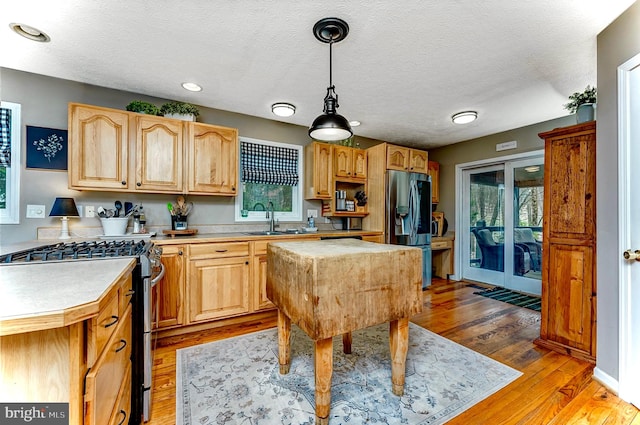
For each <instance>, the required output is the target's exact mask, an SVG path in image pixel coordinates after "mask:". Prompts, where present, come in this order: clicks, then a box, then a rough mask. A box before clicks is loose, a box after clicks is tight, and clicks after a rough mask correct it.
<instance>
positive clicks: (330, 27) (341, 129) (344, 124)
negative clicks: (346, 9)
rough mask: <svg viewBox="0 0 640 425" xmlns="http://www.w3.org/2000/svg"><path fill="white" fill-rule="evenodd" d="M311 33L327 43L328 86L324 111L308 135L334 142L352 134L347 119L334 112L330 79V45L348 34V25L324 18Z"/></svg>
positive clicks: (335, 107)
mask: <svg viewBox="0 0 640 425" xmlns="http://www.w3.org/2000/svg"><path fill="white" fill-rule="evenodd" d="M313 34H314V35H315V37H316V38H317V39H318V40H320V41H321V42H323V43H329V87H328V88H327V95H326V96H325V98H324V113H323V114H322V115H320V116H319V117H318V118H316V119H315V120H314V121H313V124H311V127H310V128H309V136H310V137H311V138H312V139H314V140H322V141H327V142H334V141H338V140H345V139H348V138H349V137H351V136H353V131H351V126H350V125H349V121H348V120H347V119H346V118H345V117H343V116H342V115H339V114H338V113H336V110H337V109H338V106H339V105H338V95H337V94H336V92H335V86H334V85H333V79H332V59H333V58H332V46H333V43H338V42H340V41H342V40H344V39H345V38H346V37H347V34H349V25H348V24H347V23H346V22H345V21H343V20H342V19H339V18H324V19H321V20H319V21H318V22H316V24H315V25H314V26H313Z"/></svg>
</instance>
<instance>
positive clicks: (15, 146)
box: [0, 101, 22, 224]
mask: <svg viewBox="0 0 640 425" xmlns="http://www.w3.org/2000/svg"><path fill="white" fill-rule="evenodd" d="M0 108H4V109H9V110H11V134H10V137H11V167H8V168H7V199H6V208H2V209H0V224H20V168H21V166H22V165H21V162H20V146H21V145H22V141H21V137H20V136H21V128H22V126H21V122H22V121H21V105H20V104H19V103H12V102H5V101H0Z"/></svg>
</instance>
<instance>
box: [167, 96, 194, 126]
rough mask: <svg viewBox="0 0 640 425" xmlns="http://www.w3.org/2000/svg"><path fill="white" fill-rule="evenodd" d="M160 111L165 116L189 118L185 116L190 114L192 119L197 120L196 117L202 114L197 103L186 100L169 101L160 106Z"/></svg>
mask: <svg viewBox="0 0 640 425" xmlns="http://www.w3.org/2000/svg"><path fill="white" fill-rule="evenodd" d="M160 113H161V114H162V115H164V116H165V117H170V118H178V119H187V118H185V117H184V116H188V115H190V116H191V117H192V118H190V120H191V121H195V117H197V116H198V115H200V111H199V110H198V108H197V107H196V106H195V105H192V104H191V103H185V102H176V101H173V102H167V103H165V104H164V105H162V106H161V107H160Z"/></svg>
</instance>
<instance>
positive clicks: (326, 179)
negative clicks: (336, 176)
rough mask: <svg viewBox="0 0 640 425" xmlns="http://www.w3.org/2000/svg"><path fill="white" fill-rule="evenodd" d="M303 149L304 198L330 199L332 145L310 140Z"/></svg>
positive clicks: (331, 193) (331, 191) (331, 192)
mask: <svg viewBox="0 0 640 425" xmlns="http://www.w3.org/2000/svg"><path fill="white" fill-rule="evenodd" d="M304 149H305V150H304V156H305V159H304V168H305V185H306V187H305V198H306V199H331V198H332V195H333V189H332V187H331V186H332V183H333V150H332V145H330V144H328V143H319V142H312V143H311V144H310V145H307V146H305V148H304Z"/></svg>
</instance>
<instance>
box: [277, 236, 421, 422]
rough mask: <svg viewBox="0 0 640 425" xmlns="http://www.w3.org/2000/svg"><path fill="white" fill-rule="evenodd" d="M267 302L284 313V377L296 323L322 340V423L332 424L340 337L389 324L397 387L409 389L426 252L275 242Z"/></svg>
mask: <svg viewBox="0 0 640 425" xmlns="http://www.w3.org/2000/svg"><path fill="white" fill-rule="evenodd" d="M267 297H268V298H269V299H270V300H271V301H272V302H273V303H274V304H275V305H276V307H277V308H278V351H279V352H278V355H279V363H280V373H283V374H286V373H288V372H289V367H290V364H291V352H290V345H289V340H290V332H291V323H294V324H296V325H297V326H299V327H300V328H301V329H302V330H303V331H304V332H305V333H306V334H307V335H308V336H309V337H310V338H311V339H312V340H313V341H314V342H315V376H316V378H315V385H316V390H315V399H316V419H317V422H318V423H320V424H327V423H328V421H329V410H330V404H331V375H332V372H333V337H334V336H337V335H342V341H343V349H344V352H345V353H346V354H350V352H351V332H352V331H355V330H357V329H362V328H366V327H369V326H373V325H377V324H380V323H383V322H389V323H390V325H389V344H390V348H391V364H392V371H391V374H392V376H391V381H392V382H391V386H392V390H393V392H394V394H396V395H402V394H403V391H404V378H405V361H406V357H407V350H408V347H409V318H410V317H411V316H413V315H415V314H417V313H419V312H421V311H422V250H421V249H419V248H412V247H407V246H402V245H386V244H378V243H372V242H365V241H361V240H356V239H337V240H323V241H301V242H276V243H271V244H269V246H268V248H267Z"/></svg>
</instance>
